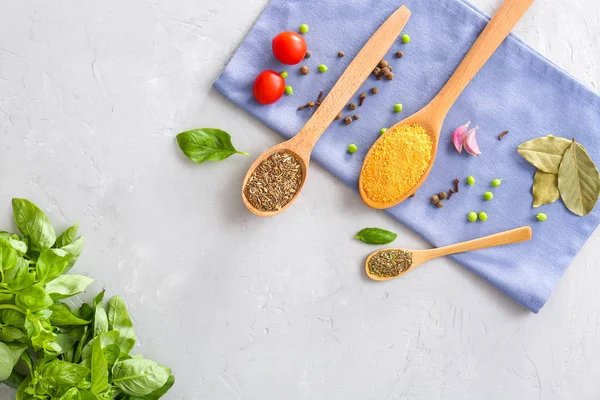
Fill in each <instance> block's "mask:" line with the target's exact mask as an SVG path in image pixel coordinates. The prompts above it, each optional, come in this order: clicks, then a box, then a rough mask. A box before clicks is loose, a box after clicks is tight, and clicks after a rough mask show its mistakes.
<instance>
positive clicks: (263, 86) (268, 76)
mask: <svg viewBox="0 0 600 400" xmlns="http://www.w3.org/2000/svg"><path fill="white" fill-rule="evenodd" d="M284 90H285V81H284V80H283V78H282V77H281V75H279V74H278V73H277V72H275V71H271V70H266V71H263V72H261V73H260V74H258V76H257V77H256V79H255V80H254V87H253V91H254V97H255V98H256V100H257V101H258V102H259V103H260V104H273V103H275V102H276V101H277V100H279V99H280V98H281V96H283V91H284Z"/></svg>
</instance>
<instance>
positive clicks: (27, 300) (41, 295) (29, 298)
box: [15, 284, 53, 312]
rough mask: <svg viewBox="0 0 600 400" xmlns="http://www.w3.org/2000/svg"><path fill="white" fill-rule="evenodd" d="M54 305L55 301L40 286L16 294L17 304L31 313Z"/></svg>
mask: <svg viewBox="0 0 600 400" xmlns="http://www.w3.org/2000/svg"><path fill="white" fill-rule="evenodd" d="M52 303H53V301H52V299H51V298H50V296H48V293H46V291H45V290H44V288H42V287H41V286H40V285H39V284H37V285H33V286H30V287H28V288H26V289H23V290H21V291H19V292H17V293H16V294H15V304H16V305H18V306H19V307H21V308H23V309H25V310H29V311H31V312H36V311H40V310H43V309H44V308H48V307H49V306H51V305H52Z"/></svg>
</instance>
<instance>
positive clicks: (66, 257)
mask: <svg viewBox="0 0 600 400" xmlns="http://www.w3.org/2000/svg"><path fill="white" fill-rule="evenodd" d="M13 209H14V218H15V221H16V222H17V226H18V227H19V230H20V231H21V232H22V234H23V237H20V236H18V235H16V234H11V233H8V232H2V231H0V382H1V383H4V384H6V385H9V386H11V387H14V388H17V389H18V391H17V399H18V400H25V399H64V400H67V399H68V400H75V399H96V400H113V399H114V400H141V399H144V400H155V399H158V398H160V397H161V396H162V395H164V394H165V393H166V392H167V391H168V390H169V389H170V388H171V387H172V386H173V384H174V382H175V378H174V377H173V375H171V370H170V369H169V368H167V367H164V366H162V365H159V364H157V363H156V362H154V361H152V360H148V359H144V358H142V357H138V356H134V355H130V354H129V353H130V351H131V350H132V348H133V347H134V345H135V341H136V339H135V332H134V330H133V323H132V321H131V317H130V316H129V312H128V311H127V307H126V306H125V302H124V301H123V299H121V298H120V297H119V296H115V297H113V298H111V299H110V300H109V301H108V307H107V309H106V310H105V309H104V291H102V292H100V293H99V294H98V295H97V296H96V297H94V299H93V301H92V302H91V303H90V304H88V303H83V304H82V305H81V306H80V307H78V308H75V309H71V307H69V306H68V305H67V304H66V303H63V302H61V301H60V300H62V299H67V298H69V297H71V296H74V295H76V294H78V293H81V292H83V291H84V290H85V289H86V288H87V287H88V286H89V285H90V284H91V283H92V282H93V279H90V278H88V277H85V276H81V275H71V274H66V273H67V271H68V270H69V268H70V267H71V266H72V265H73V263H74V262H75V260H76V259H77V257H78V256H79V255H80V254H81V251H82V250H83V237H78V238H77V237H76V236H77V229H78V224H76V225H73V226H72V227H71V228H69V229H67V230H66V231H65V232H64V233H63V234H61V235H60V236H58V237H56V234H55V230H54V227H53V226H52V224H51V223H50V220H49V219H48V217H47V216H46V214H44V212H43V211H42V210H40V209H39V208H38V207H37V206H36V205H35V204H33V203H31V202H30V201H28V200H25V199H14V200H13Z"/></svg>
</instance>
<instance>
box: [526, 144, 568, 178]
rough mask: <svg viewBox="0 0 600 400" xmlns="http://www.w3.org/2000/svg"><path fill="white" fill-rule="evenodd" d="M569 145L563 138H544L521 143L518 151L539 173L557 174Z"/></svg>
mask: <svg viewBox="0 0 600 400" xmlns="http://www.w3.org/2000/svg"><path fill="white" fill-rule="evenodd" d="M570 144H571V142H570V141H569V140H567V139H565V138H560V137H555V136H546V137H541V138H536V139H533V140H530V141H528V142H525V143H522V144H521V145H520V146H519V150H518V151H519V154H520V155H521V156H523V158H524V159H526V160H527V161H529V162H530V163H531V164H533V165H534V166H535V167H536V168H537V169H539V170H540V171H543V172H547V173H549V174H558V167H559V166H560V163H561V161H562V158H563V154H565V151H567V149H568V148H569V145H570Z"/></svg>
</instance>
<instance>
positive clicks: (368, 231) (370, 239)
mask: <svg viewBox="0 0 600 400" xmlns="http://www.w3.org/2000/svg"><path fill="white" fill-rule="evenodd" d="M396 237H398V235H397V234H395V233H394V232H390V231H386V230H385V229H379V228H365V229H363V230H361V231H360V232H358V233H357V234H356V236H354V239H358V240H360V241H361V242H363V243H366V244H388V243H391V242H393V241H394V240H396Z"/></svg>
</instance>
